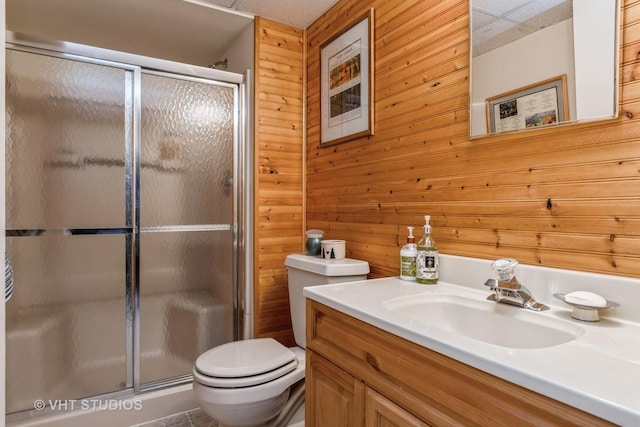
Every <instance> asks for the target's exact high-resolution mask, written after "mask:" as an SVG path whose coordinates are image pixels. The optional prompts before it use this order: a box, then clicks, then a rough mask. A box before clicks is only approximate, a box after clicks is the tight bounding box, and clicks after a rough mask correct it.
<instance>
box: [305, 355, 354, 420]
mask: <svg viewBox="0 0 640 427" xmlns="http://www.w3.org/2000/svg"><path fill="white" fill-rule="evenodd" d="M306 364H307V368H306V384H305V387H306V403H305V408H306V413H305V418H306V425H307V426H308V427H327V426H331V427H358V426H363V425H364V399H365V397H364V389H365V387H364V384H363V383H362V382H360V381H358V380H357V379H355V378H354V377H353V376H351V375H350V374H348V373H347V372H346V371H343V370H342V369H340V368H338V367H337V366H336V365H334V364H333V363H331V362H329V361H327V360H326V359H324V358H322V356H319V355H317V354H316V353H314V352H312V351H310V350H307V355H306Z"/></svg>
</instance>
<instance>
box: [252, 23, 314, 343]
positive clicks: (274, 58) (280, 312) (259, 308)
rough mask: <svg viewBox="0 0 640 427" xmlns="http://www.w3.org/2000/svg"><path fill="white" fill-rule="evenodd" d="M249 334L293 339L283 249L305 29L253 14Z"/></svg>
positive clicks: (292, 189)
mask: <svg viewBox="0 0 640 427" xmlns="http://www.w3.org/2000/svg"><path fill="white" fill-rule="evenodd" d="M255 25H256V30H255V61H254V63H255V135H254V141H255V153H254V157H255V168H254V171H255V182H254V192H255V196H254V199H255V211H254V238H255V241H254V253H255V256H254V259H255V260H254V336H255V337H272V338H275V339H277V340H278V341H280V342H282V343H283V344H284V345H287V346H291V345H294V340H293V332H292V329H291V320H290V314H289V296H288V290H287V270H286V267H285V266H284V261H285V257H286V255H288V254H290V253H295V252H300V251H301V249H302V243H303V242H302V235H303V226H304V210H303V205H304V195H303V183H304V171H303V165H304V161H303V151H304V122H303V115H304V103H305V101H304V85H303V83H304V82H303V76H304V73H305V69H304V61H305V58H304V31H303V30H300V29H296V28H292V27H289V26H287V25H282V24H279V23H276V22H273V21H270V20H266V19H262V18H256V23H255Z"/></svg>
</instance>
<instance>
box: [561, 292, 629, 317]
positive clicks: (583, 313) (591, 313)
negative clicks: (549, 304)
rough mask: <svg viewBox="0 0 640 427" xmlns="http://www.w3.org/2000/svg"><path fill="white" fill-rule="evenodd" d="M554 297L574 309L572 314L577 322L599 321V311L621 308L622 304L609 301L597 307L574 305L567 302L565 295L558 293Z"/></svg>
mask: <svg viewBox="0 0 640 427" xmlns="http://www.w3.org/2000/svg"><path fill="white" fill-rule="evenodd" d="M553 296H554V297H556V298H558V299H559V300H560V301H562V302H564V303H565V304H569V305H570V306H572V307H573V313H571V317H573V318H574V319H577V320H583V321H585V322H597V321H599V320H600V315H599V314H598V310H606V309H609V308H616V307H620V304H618V303H615V302H612V301H607V304H606V305H604V306H600V307H596V306H592V305H584V304H574V303H572V302H568V301H567V300H565V294H561V293H557V294H553Z"/></svg>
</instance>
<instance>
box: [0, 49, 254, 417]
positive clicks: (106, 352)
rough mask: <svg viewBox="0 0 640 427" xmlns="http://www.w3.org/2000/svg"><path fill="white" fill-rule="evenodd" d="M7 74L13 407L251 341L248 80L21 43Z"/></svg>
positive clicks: (167, 373)
mask: <svg viewBox="0 0 640 427" xmlns="http://www.w3.org/2000/svg"><path fill="white" fill-rule="evenodd" d="M128 58H131V55H129V56H128ZM160 62H162V61H160ZM194 68H196V69H197V67H194ZM204 73H205V74H206V72H204ZM6 75H7V82H6V84H7V91H6V103H7V105H6V112H7V113H6V114H7V117H6V120H7V139H6V171H7V172H6V173H7V176H6V186H7V187H6V195H7V196H6V197H7V202H6V205H7V212H6V214H7V225H6V228H7V234H6V236H7V238H6V240H7V254H8V257H9V259H10V261H11V263H12V265H13V271H14V277H15V284H14V291H13V297H12V298H11V300H9V301H8V302H7V305H6V312H7V319H6V328H7V329H6V352H7V355H6V358H7V369H6V375H7V380H6V382H7V401H6V406H7V413H18V412H22V411H28V410H33V408H34V404H35V402H38V401H43V402H45V403H51V402H55V401H68V400H77V399H82V398H88V397H92V398H95V397H102V398H106V397H109V396H126V395H131V394H133V393H136V392H138V391H141V390H147V389H152V388H157V387H161V386H164V385H170V384H177V383H179V382H181V381H182V382H184V381H186V380H188V379H189V378H190V373H191V369H192V366H193V363H194V361H195V359H196V358H197V356H198V355H199V354H200V353H202V352H203V351H204V350H206V349H208V348H211V347H213V346H215V345H218V344H221V343H224V342H228V341H231V340H234V339H238V331H239V324H238V322H239V309H238V307H239V304H238V298H239V292H238V283H239V274H238V259H239V256H240V255H239V253H238V251H239V250H240V248H241V245H239V244H238V236H239V225H240V223H239V218H240V217H241V213H240V212H239V203H238V201H239V199H240V198H239V194H240V191H241V189H240V188H239V185H238V183H239V182H240V181H239V179H238V171H239V165H240V163H241V162H242V159H240V155H239V153H240V151H241V150H239V148H238V147H239V146H240V143H241V138H240V134H241V133H240V132H239V127H240V119H239V117H240V111H241V98H240V96H239V94H240V91H241V84H238V83H226V82H221V81H214V80H210V79H209V78H203V77H197V76H193V75H190V76H187V75H180V74H175V73H169V72H166V71H158V70H157V69H156V70H149V69H145V68H143V67H140V66H138V65H136V64H135V63H129V64H128V65H125V64H123V63H121V62H112V61H106V60H104V59H93V58H88V57H82V56H77V55H70V54H68V53H54V52H50V51H44V50H39V49H34V48H31V47H19V46H14V45H8V47H7V51H6ZM38 409H39V408H38Z"/></svg>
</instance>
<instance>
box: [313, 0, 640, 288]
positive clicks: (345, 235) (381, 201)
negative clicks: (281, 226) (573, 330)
mask: <svg viewBox="0 0 640 427" xmlns="http://www.w3.org/2000/svg"><path fill="white" fill-rule="evenodd" d="M370 7H373V8H374V13H375V29H374V39H375V43H374V45H375V52H374V60H375V67H374V69H375V80H376V82H375V94H374V98H375V102H374V105H375V107H374V108H375V109H376V110H375V116H376V124H375V129H376V133H375V135H373V136H370V137H368V138H360V139H357V140H353V141H348V142H345V143H342V144H338V145H334V146H330V147H320V146H319V120H320V119H319V103H320V99H319V85H320V82H319V46H320V45H321V44H322V43H323V42H324V41H325V40H327V39H329V38H330V37H331V36H332V35H333V34H335V33H336V32H337V31H339V30H340V29H341V28H343V27H346V26H347V25H349V24H350V23H352V22H353V20H354V19H356V18H357V17H358V16H360V15H361V14H362V13H363V12H364V11H366V10H367V9H368V8H370ZM621 18H622V19H621V22H622V28H621V34H622V40H621V48H620V56H621V58H620V59H621V64H620V115H619V117H618V118H616V119H612V120H607V121H602V122H592V123H584V124H578V125H569V126H561V127H554V128H547V129H539V130H535V131H530V132H523V133H516V134H503V135H497V136H491V137H484V138H477V139H473V140H470V139H469V137H468V132H469V123H468V115H469V109H468V97H469V93H468V90H469V86H468V84H469V82H468V78H469V58H468V53H469V16H468V1H467V0H462V1H456V0H452V1H438V0H427V1H420V0H398V1H394V2H388V1H382V0H369V1H364V0H358V1H355V2H353V1H347V0H340V1H339V2H338V3H337V4H336V5H335V6H334V7H333V8H332V9H331V10H330V11H328V12H327V13H326V14H325V15H324V16H323V17H321V18H320V19H319V20H318V21H317V22H315V23H314V24H313V25H312V26H311V27H310V28H309V29H308V30H307V53H306V55H307V61H306V67H307V74H308V77H307V79H308V87H307V109H306V111H307V121H306V126H307V147H306V150H307V151H306V156H307V164H306V180H307V182H306V204H307V205H306V221H307V226H308V227H309V228H320V229H324V230H328V232H327V235H326V238H340V239H345V240H346V241H347V251H348V256H350V257H352V258H360V259H365V260H367V261H369V263H370V264H371V270H372V274H371V277H382V276H389V275H397V274H398V256H399V255H398V254H399V250H400V247H401V246H402V245H403V244H404V242H405V235H406V226H407V225H413V226H415V227H420V226H421V225H422V223H423V218H422V217H423V215H425V214H430V215H431V216H432V224H433V226H434V237H435V239H436V241H437V242H438V244H439V246H440V249H441V251H442V252H443V253H448V254H457V255H464V256H472V257H479V258H489V259H491V258H497V257H502V256H510V257H515V258H518V259H519V260H520V261H521V262H523V263H526V264H538V265H543V266H549V267H559V268H568V269H577V270H584V271H594V272H601V273H608V274H618V275H625V276H639V275H640V262H638V261H639V258H640V210H639V209H638V207H639V206H640V168H639V166H640V124H639V123H640V122H639V120H640V1H637V0H622V15H621ZM418 230H419V228H418ZM418 235H420V233H418Z"/></svg>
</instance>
